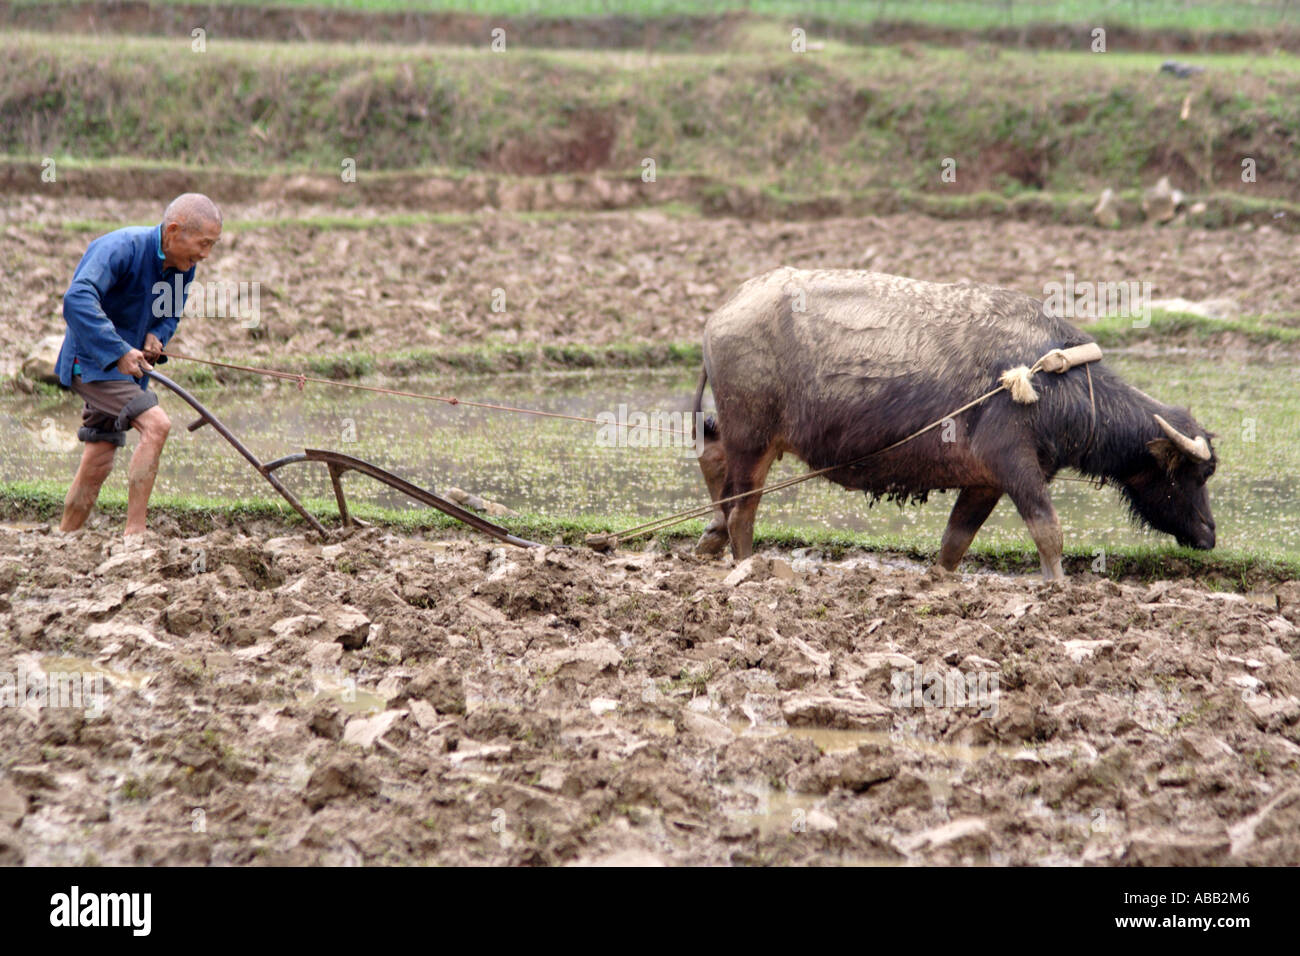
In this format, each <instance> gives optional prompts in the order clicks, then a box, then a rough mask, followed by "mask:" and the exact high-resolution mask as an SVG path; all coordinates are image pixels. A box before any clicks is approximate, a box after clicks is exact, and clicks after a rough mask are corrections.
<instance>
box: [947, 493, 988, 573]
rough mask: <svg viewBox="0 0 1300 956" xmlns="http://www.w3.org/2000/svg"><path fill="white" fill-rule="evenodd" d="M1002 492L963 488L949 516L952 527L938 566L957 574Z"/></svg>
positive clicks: (949, 529) (948, 530)
mask: <svg viewBox="0 0 1300 956" xmlns="http://www.w3.org/2000/svg"><path fill="white" fill-rule="evenodd" d="M1001 497H1002V489H1000V488H963V489H962V490H961V493H960V494H958V495H957V503H956V504H954V505H953V507H952V514H951V515H949V516H948V527H947V528H946V529H945V530H944V532H943V544H941V545H940V546H939V560H938V564H939V566H940V567H941V568H943V569H944V570H946V571H956V570H957V565H959V564H960V563H961V559H962V556H963V555H965V554H966V549H967V548H969V547H970V543H971V541H973V540H974V538H975V534H976V532H978V531H979V529H980V527H981V526H982V525H983V524H984V522H985V521H987V520H988V517H989V515H990V514H992V512H993V508H994V506H995V505H996V504H997V503H998V499H999V498H1001Z"/></svg>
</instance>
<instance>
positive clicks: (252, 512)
mask: <svg viewBox="0 0 1300 956" xmlns="http://www.w3.org/2000/svg"><path fill="white" fill-rule="evenodd" d="M66 492H67V488H66V486H65V485H64V484H63V483H60V482H54V481H35V482H9V483H0V517H3V518H5V519H7V520H13V519H36V520H42V521H51V520H57V518H58V515H59V514H60V513H61V512H62V509H63V497H64V495H65V494H66ZM303 504H304V506H305V507H306V508H307V510H308V511H309V512H310V513H311V514H312V515H314V516H315V517H316V518H317V519H319V520H320V521H321V522H322V523H323V524H325V525H326V527H327V528H328V527H332V526H337V525H338V510H337V508H336V507H335V505H334V502H333V501H332V500H328V499H318V498H308V499H305V500H304V501H303ZM97 507H98V510H99V511H100V512H102V513H104V514H108V515H112V516H114V517H115V518H117V517H123V516H125V514H126V495H125V493H124V492H123V491H118V490H110V489H105V491H104V492H103V493H101V495H100V499H99V503H98V506H97ZM349 508H350V510H351V511H352V513H353V514H354V515H355V516H356V517H358V518H360V519H362V520H364V521H369V522H372V523H374V524H380V525H383V526H386V527H391V528H393V529H395V530H397V531H400V532H404V533H410V534H414V533H421V532H438V531H464V532H465V533H466V534H471V535H472V532H470V531H468V530H467V529H466V528H465V526H464V525H462V524H460V523H459V522H457V521H455V520H453V519H451V518H449V517H447V516H445V515H443V514H441V513H439V512H436V511H432V510H426V509H415V508H412V509H402V510H397V509H391V508H382V507H378V506H374V505H367V504H350V505H349ZM150 512H151V513H152V514H154V515H162V514H165V515H169V516H171V517H173V518H175V519H176V521H177V522H178V524H180V526H181V528H182V529H183V530H184V531H185V532H186V533H206V532H207V531H210V530H212V529H213V528H214V527H219V526H222V525H225V524H229V523H230V522H241V521H273V522H282V523H284V524H285V525H286V526H289V527H295V528H301V527H303V521H302V518H301V517H300V516H299V515H297V514H296V513H295V512H293V511H292V510H291V509H290V508H289V506H288V504H287V503H284V502H281V501H277V500H273V499H266V500H262V501H250V500H246V499H238V500H230V499H220V498H209V497H203V496H195V495H168V494H161V493H159V494H155V495H154V496H153V498H152V499H151V502H150ZM498 523H500V524H502V525H503V526H505V527H507V528H509V530H510V531H511V532H513V533H514V534H516V535H519V536H520V537H524V538H529V539H532V540H536V541H540V542H543V543H546V544H550V543H552V542H553V541H554V540H555V539H556V538H559V539H561V540H562V541H563V542H564V543H565V544H568V545H582V543H583V540H584V539H585V537H586V536H587V535H588V534H592V533H596V532H607V531H617V530H619V529H620V528H629V527H632V526H633V525H635V524H639V523H641V520H640V519H638V518H636V517H632V516H626V515H612V516H580V517H571V518H556V517H550V516H546V515H539V514H528V513H525V514H520V515H518V516H514V517H510V518H506V519H498ZM703 527H704V526H703V523H702V522H700V521H688V522H684V523H682V524H679V525H676V526H675V527H673V528H671V529H668V530H666V531H664V532H661V533H659V534H657V535H655V537H656V538H658V539H659V540H660V541H662V542H664V543H666V544H672V543H681V542H683V541H687V540H691V539H694V538H696V537H698V536H699V534H700V533H701V532H702V531H703ZM482 540H484V541H489V540H491V539H488V538H483V539H482ZM646 540H647V538H645V537H642V538H638V539H633V540H631V541H629V542H626V543H625V544H624V545H623V548H624V549H625V550H627V549H635V550H639V549H640V548H642V547H643V546H644V542H645V541H646ZM754 541H755V545H756V547H758V548H760V549H761V548H781V549H792V548H800V547H810V548H816V549H818V550H820V551H822V552H824V553H826V554H827V555H828V556H829V557H831V558H835V559H838V558H841V557H844V556H845V555H847V554H849V553H850V552H855V551H859V552H860V551H865V552H873V553H883V554H890V555H897V556H901V557H905V558H909V559H912V560H915V561H918V562H921V563H928V562H932V561H933V560H934V556H935V550H934V549H932V548H925V547H918V546H917V545H916V543H915V542H911V541H908V540H906V539H905V538H902V537H899V536H895V535H868V534H854V533H845V532H837V531H829V530H826V531H823V530H792V529H786V528H779V527H771V526H768V525H765V524H764V523H762V522H759V524H758V525H757V527H756V529H755V538H754ZM1093 561H1094V554H1093V552H1092V551H1091V550H1088V549H1083V548H1067V549H1066V552H1065V556H1064V558H1063V560H1062V563H1063V565H1064V567H1065V568H1066V570H1067V572H1068V573H1071V574H1078V573H1082V572H1084V571H1087V570H1089V569H1090V568H1091V566H1092V563H1093ZM976 567H980V568H987V569H990V570H995V571H1000V572H1004V573H1013V574H1014V573H1033V572H1035V571H1037V570H1038V567H1039V564H1038V555H1037V552H1036V551H1035V550H1034V549H1033V548H1032V547H1023V546H1014V545H1005V544H1001V545H979V544H976V545H974V546H973V547H972V548H971V550H970V552H969V553H968V554H967V557H966V559H965V562H964V564H963V570H970V569H971V568H976ZM1102 573H1103V576H1105V577H1109V578H1112V579H1116V580H1119V579H1126V578H1138V579H1141V580H1144V581H1147V580H1158V579H1162V578H1168V577H1174V576H1183V575H1193V576H1196V577H1199V578H1204V579H1208V581H1209V583H1211V584H1212V585H1214V586H1218V587H1225V588H1229V589H1235V590H1249V589H1250V588H1252V587H1258V586H1260V585H1266V584H1268V583H1273V582H1280V581H1289V580H1294V579H1296V578H1297V577H1300V557H1292V556H1278V555H1274V554H1270V553H1268V552H1265V551H1260V550H1228V549H1218V550H1215V551H1212V552H1203V551H1194V550H1191V549H1188V548H1179V547H1172V546H1169V547H1158V548H1153V547H1147V546H1116V547H1113V548H1110V549H1108V550H1107V552H1106V565H1105V570H1104V572H1102Z"/></svg>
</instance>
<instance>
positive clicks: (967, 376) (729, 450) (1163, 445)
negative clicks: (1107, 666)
mask: <svg viewBox="0 0 1300 956" xmlns="http://www.w3.org/2000/svg"><path fill="white" fill-rule="evenodd" d="M1092 341H1093V339H1092V338H1091V337H1090V336H1088V335H1086V334H1084V333H1083V332H1080V331H1079V330H1078V329H1076V328H1074V327H1073V326H1072V325H1070V324H1069V323H1067V322H1065V321H1063V320H1061V319H1058V318H1054V317H1052V316H1050V315H1048V314H1047V313H1046V312H1045V311H1044V308H1043V303H1042V302H1041V301H1039V300H1037V299H1033V298H1031V297H1029V296H1027V295H1022V294H1021V293H1018V292H1012V291H1009V290H1006V289H998V288H993V287H991V286H984V285H974V284H969V285H968V284H958V285H940V284H937V283H932V282H921V281H917V280H914V279H905V278H901V277H898V276H890V275H883V274H880V273H873V272H853V271H801V270H796V269H788V268H787V269H777V270H776V271H773V272H769V273H767V274H765V275H761V276H758V277H757V278H754V279H751V280H750V281H748V282H746V283H745V284H744V285H742V286H741V287H740V288H739V289H738V290H737V291H736V293H735V294H734V295H733V296H732V297H731V299H730V300H729V301H728V302H727V303H726V304H725V305H723V306H722V307H721V308H720V309H718V310H717V311H716V312H714V313H713V315H711V316H710V317H709V320H708V322H707V324H706V325H705V329H704V370H703V372H702V374H701V376H700V385H699V388H698V390H697V391H696V395H695V410H696V412H699V410H700V405H701V402H702V400H703V393H704V387H705V384H706V382H707V383H708V384H711V385H712V388H713V395H714V399H715V401H716V404H717V417H716V421H715V420H714V419H713V418H709V419H707V420H706V421H705V422H704V425H703V436H702V437H701V440H700V443H699V452H700V457H699V462H700V468H701V470H702V471H703V472H704V479H705V482H706V483H707V484H708V487H709V494H710V495H711V496H712V500H714V501H719V500H720V499H723V498H726V497H729V496H731V495H736V494H741V493H743V492H746V491H749V490H751V489H753V488H757V487H760V486H762V484H763V482H764V480H765V478H766V476H767V471H768V468H769V466H770V465H771V464H772V462H773V461H774V460H775V459H777V458H779V457H780V456H781V455H782V454H783V453H785V452H787V451H788V452H791V453H793V454H794V455H796V456H797V457H798V458H800V459H802V460H803V461H804V462H806V463H807V464H808V465H809V466H810V467H811V468H814V469H819V468H826V467H832V466H837V465H841V464H844V463H847V462H852V461H854V460H855V459H858V458H861V457H862V456H865V455H867V454H869V453H871V452H873V451H875V450H876V449H879V448H883V447H885V446H887V445H889V444H891V443H892V442H895V441H898V440H899V439H901V438H904V437H905V436H907V435H909V434H911V433H912V432H914V431H916V430H917V429H920V428H922V427H923V426H925V425H928V424H930V423H931V422H933V421H935V420H936V419H939V418H941V417H943V416H946V415H948V414H949V413H950V412H952V411H953V410H954V409H956V408H958V407H960V406H961V405H964V404H965V403H967V402H968V401H970V400H971V399H973V398H976V397H978V396H979V395H982V394H984V393H985V392H987V391H988V390H989V389H991V388H994V387H996V386H997V384H998V382H999V377H1000V376H1001V374H1002V373H1003V372H1005V371H1006V370H1008V369H1010V368H1013V367H1016V366H1020V365H1033V363H1034V362H1035V361H1036V360H1037V359H1038V358H1040V357H1041V356H1042V355H1044V354H1045V353H1046V352H1048V351H1049V350H1051V349H1053V348H1068V347H1071V346H1075V345H1081V344H1083V343H1087V342H1092ZM1090 367H1091V372H1092V391H1093V394H1094V395H1095V401H1096V404H1095V409H1096V419H1095V425H1094V420H1093V404H1092V402H1091V400H1090V398H1089V383H1088V378H1087V373H1086V372H1085V369H1084V367H1082V366H1076V367H1074V368H1072V369H1070V370H1068V371H1066V372H1064V373H1062V374H1051V373H1048V372H1039V373H1038V374H1037V375H1036V376H1034V378H1033V385H1034V388H1035V390H1036V391H1037V393H1038V395H1039V400H1038V401H1037V402H1034V403H1032V404H1019V403H1017V402H1015V401H1013V400H1012V397H1011V395H1010V394H1009V393H1008V392H1006V391H1001V392H998V393H997V394H996V395H995V396H993V397H992V398H990V399H989V400H988V401H986V402H984V403H983V404H981V405H978V406H976V407H975V408H972V409H970V410H969V411H966V412H963V413H962V414H960V415H958V416H956V417H955V418H953V419H952V420H951V421H949V422H946V423H945V426H944V427H941V428H935V429H932V430H931V431H929V432H926V433H925V434H924V435H922V436H920V437H918V438H915V439H913V440H912V441H910V442H907V443H906V444H904V445H902V446H900V447H899V448H897V449H895V450H893V451H890V452H887V453H885V454H883V455H880V456H877V457H875V458H872V459H871V460H870V461H867V462H863V463H861V464H859V465H856V466H852V467H845V468H836V470H834V471H831V472H829V473H828V474H827V476H826V477H827V478H828V479H829V480H831V481H834V482H836V483H837V484H840V485H843V486H845V487H846V488H854V489H862V490H864V491H865V492H866V493H867V494H869V495H872V496H873V500H874V499H875V498H878V497H881V496H884V497H888V498H894V499H897V500H899V501H900V503H901V502H903V501H906V500H908V499H913V500H918V501H924V500H925V497H926V495H927V494H928V493H929V492H930V491H933V490H937V489H948V488H953V489H960V492H959V494H958V495H957V501H956V504H955V505H954V507H953V509H952V515H951V516H950V517H949V519H948V527H947V530H946V531H945V532H944V535H943V542H942V545H941V547H940V550H939V556H938V564H939V565H940V566H942V567H943V568H945V569H947V570H950V571H951V570H954V569H955V568H956V567H957V564H958V562H959V561H961V558H962V556H963V555H964V554H965V553H966V549H967V548H968V547H969V546H970V543H971V540H972V539H973V538H974V537H975V533H976V532H977V531H978V530H979V528H980V525H982V524H983V523H984V521H985V519H987V518H988V516H989V513H990V512H992V510H993V506H994V505H995V504H996V503H997V501H998V499H999V498H1000V497H1001V496H1002V495H1003V494H1004V493H1005V494H1007V495H1010V497H1011V500H1012V501H1013V502H1014V503H1015V506H1016V508H1017V510H1018V511H1019V512H1020V516H1021V517H1022V518H1023V519H1024V521H1025V524H1026V525H1027V526H1028V527H1029V533H1030V535H1031V536H1032V537H1033V539H1034V543H1035V544H1036V545H1037V547H1038V556H1039V560H1040V561H1041V562H1042V570H1043V576H1044V577H1045V578H1047V579H1048V580H1054V579H1060V578H1062V577H1064V574H1063V572H1062V570H1061V546H1062V538H1061V526H1060V522H1059V520H1058V519H1057V516H1056V510H1055V509H1054V508H1053V507H1052V500H1051V497H1050V496H1049V495H1048V489H1047V486H1048V483H1049V482H1051V480H1052V478H1053V476H1055V474H1056V473H1057V471H1059V470H1060V469H1061V468H1073V469H1075V470H1077V471H1079V472H1081V473H1082V474H1084V475H1087V476H1090V477H1093V478H1097V479H1101V478H1105V479H1106V480H1108V481H1109V482H1111V483H1112V484H1114V485H1115V487H1116V488H1118V490H1119V492H1120V493H1121V495H1122V496H1123V497H1124V499H1125V500H1126V502H1127V504H1128V506H1129V509H1130V511H1131V512H1132V514H1133V516H1134V517H1135V518H1136V519H1137V520H1139V521H1140V522H1142V523H1144V524H1146V525H1148V526H1150V527H1152V528H1154V529H1156V530H1157V531H1162V532H1165V533H1167V534H1171V535H1173V536H1174V537H1175V538H1176V539H1177V540H1178V542H1179V543H1180V544H1182V545H1187V546H1191V547H1195V548H1203V549H1209V548H1212V547H1214V518H1213V517H1212V516H1211V514H1210V501H1209V496H1208V495H1207V494H1206V490H1205V482H1206V479H1208V478H1209V477H1210V475H1212V474H1213V473H1214V468H1215V464H1216V458H1215V454H1214V450H1213V448H1212V447H1211V445H1210V438H1211V437H1212V436H1211V434H1210V433H1208V432H1206V431H1205V429H1203V428H1202V427H1201V426H1200V425H1198V424H1197V423H1196V421H1195V420H1193V419H1192V417H1191V415H1190V414H1189V413H1188V412H1187V410H1186V409H1182V408H1175V407H1173V406H1169V405H1165V404H1163V403H1161V402H1159V401H1157V400H1155V399H1154V398H1152V397H1151V396H1149V395H1146V394H1145V393H1143V392H1140V391H1138V390H1137V389H1135V388H1133V387H1132V386H1130V385H1127V384H1125V383H1124V382H1123V381H1121V380H1120V378H1119V377H1118V376H1117V375H1116V374H1115V373H1114V372H1112V371H1111V370H1110V369H1109V368H1107V367H1106V364H1105V363H1104V362H1101V361H1098V362H1093V363H1091V366H1090ZM696 420H697V421H698V420H699V417H698V415H697V419H696ZM760 497H761V495H752V496H750V497H748V498H743V499H741V500H739V501H736V502H731V503H728V504H724V505H721V506H720V507H716V508H715V509H714V514H713V518H712V520H711V521H710V523H709V525H708V527H707V528H706V529H705V532H704V535H703V537H701V539H700V542H699V545H698V548H697V550H699V551H700V552H702V553H717V552H719V551H721V550H722V549H723V548H724V547H725V546H726V544H727V542H728V541H730V542H731V549H732V553H733V554H734V555H735V557H736V559H737V560H740V559H742V558H745V557H747V556H748V555H749V554H750V553H751V552H752V550H753V534H754V515H755V512H756V511H757V509H758V501H759V498H760Z"/></svg>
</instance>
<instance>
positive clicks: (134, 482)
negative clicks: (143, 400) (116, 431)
mask: <svg viewBox="0 0 1300 956" xmlns="http://www.w3.org/2000/svg"><path fill="white" fill-rule="evenodd" d="M131 427H132V428H135V429H138V430H139V432H140V444H139V445H137V446H136V449H135V453H134V454H133V455H132V456H131V465H130V468H129V470H128V471H127V473H126V528H125V530H124V531H123V532H122V533H123V535H124V536H129V535H133V534H143V533H144V532H145V531H146V530H148V529H147V528H146V527H145V512H146V510H147V509H148V507H149V496H150V495H151V494H152V493H153V482H154V479H155V478H157V477H158V459H159V458H161V457H162V450H163V445H164V444H166V442H167V433H168V432H169V431H171V427H172V423H171V419H169V418H168V417H167V413H166V412H164V411H163V410H162V408H161V407H160V406H158V405H155V406H154V407H153V408H150V409H148V410H147V411H144V412H141V413H140V414H139V415H137V416H136V418H135V421H133V422H132V423H131Z"/></svg>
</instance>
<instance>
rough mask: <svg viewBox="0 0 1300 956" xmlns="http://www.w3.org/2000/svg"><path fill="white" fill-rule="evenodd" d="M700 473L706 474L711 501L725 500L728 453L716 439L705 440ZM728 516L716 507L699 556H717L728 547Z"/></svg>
mask: <svg viewBox="0 0 1300 956" xmlns="http://www.w3.org/2000/svg"><path fill="white" fill-rule="evenodd" d="M699 462H700V471H702V472H704V483H705V485H707V486H708V489H709V500H710V501H718V500H719V499H721V498H723V497H724V495H723V493H722V492H723V489H724V488H725V487H726V484H727V453H726V451H725V450H724V449H723V447H722V442H720V441H718V440H717V439H716V438H713V439H710V438H707V437H706V438H704V439H703V447H702V448H701V449H700V457H699ZM728 540H729V536H728V534H727V515H726V513H725V512H724V511H723V510H722V506H721V505H716V506H714V509H713V518H712V520H710V521H709V524H708V527H706V528H705V529H704V534H702V535H700V540H699V542H698V543H697V544H696V545H695V551H696V553H697V554H717V553H718V552H719V551H721V550H722V549H723V548H725V547H726V546H727V541H728Z"/></svg>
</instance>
